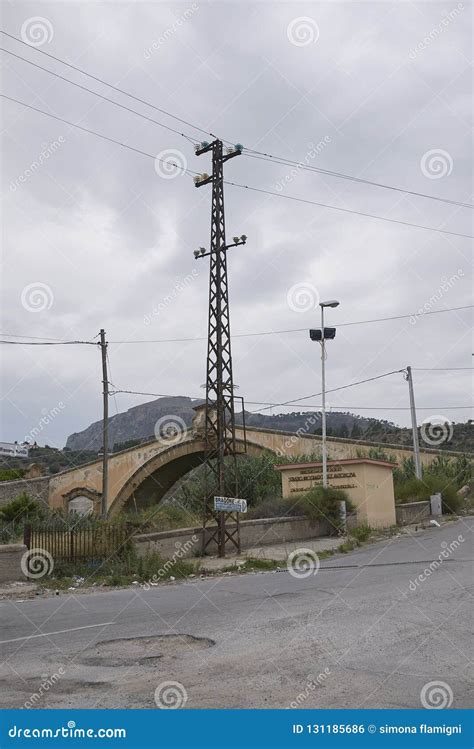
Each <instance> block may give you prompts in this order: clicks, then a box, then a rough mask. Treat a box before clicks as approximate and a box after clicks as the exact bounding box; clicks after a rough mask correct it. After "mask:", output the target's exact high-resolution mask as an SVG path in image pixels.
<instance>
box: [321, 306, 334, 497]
mask: <svg viewBox="0 0 474 749" xmlns="http://www.w3.org/2000/svg"><path fill="white" fill-rule="evenodd" d="M319 306H320V307H321V390H322V401H321V403H322V407H321V432H322V447H323V486H324V487H325V488H326V487H327V485H328V455H327V447H326V345H325V338H326V335H325V330H324V308H325V307H338V306H339V302H338V301H337V300H336V299H330V300H329V301H327V302H320V303H319ZM334 335H335V331H334ZM334 335H331V338H334ZM328 337H329V336H328Z"/></svg>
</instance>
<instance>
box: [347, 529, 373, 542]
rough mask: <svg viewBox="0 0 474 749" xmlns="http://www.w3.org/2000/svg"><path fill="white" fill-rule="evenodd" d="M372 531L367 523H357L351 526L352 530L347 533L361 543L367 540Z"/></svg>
mask: <svg viewBox="0 0 474 749" xmlns="http://www.w3.org/2000/svg"><path fill="white" fill-rule="evenodd" d="M371 533H372V528H371V527H370V526H369V525H357V526H356V527H355V528H352V530H351V531H350V532H349V535H350V536H352V537H353V538H355V540H356V541H360V542H361V543H363V542H364V541H367V539H368V538H370V534H371Z"/></svg>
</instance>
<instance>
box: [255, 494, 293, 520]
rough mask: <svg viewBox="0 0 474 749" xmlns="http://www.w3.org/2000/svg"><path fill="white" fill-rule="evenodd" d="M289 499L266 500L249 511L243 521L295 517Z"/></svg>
mask: <svg viewBox="0 0 474 749" xmlns="http://www.w3.org/2000/svg"><path fill="white" fill-rule="evenodd" d="M294 514H295V513H294V512H291V507H290V505H289V503H288V500H287V499H281V497H277V498H276V499H271V498H268V499H264V500H263V501H262V502H259V503H258V504H257V505H255V506H254V507H249V510H248V512H247V514H246V515H245V517H244V518H243V519H248V520H256V519H257V518H282V517H285V516H286V515H294Z"/></svg>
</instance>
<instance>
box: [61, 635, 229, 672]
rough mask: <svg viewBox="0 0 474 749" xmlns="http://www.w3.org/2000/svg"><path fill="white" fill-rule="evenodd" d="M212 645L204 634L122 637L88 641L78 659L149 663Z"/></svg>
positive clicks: (104, 663) (115, 663) (114, 663)
mask: <svg viewBox="0 0 474 749" xmlns="http://www.w3.org/2000/svg"><path fill="white" fill-rule="evenodd" d="M213 645H215V642H214V640H211V639H209V638H208V637H193V636H192V635H186V634H183V635H156V636H154V637H132V638H123V639H120V640H108V641H107V642H99V643H97V645H92V646H91V647H90V648H88V649H87V650H85V651H84V653H83V655H82V656H81V658H80V659H79V662H80V663H82V664H84V665H88V666H114V667H116V666H134V665H139V666H153V665H155V663H156V662H157V661H161V660H163V659H164V660H166V659H174V658H185V657H186V656H188V655H192V654H193V653H194V652H196V651H197V650H206V649H207V648H210V647H212V646H213ZM76 662H77V661H76Z"/></svg>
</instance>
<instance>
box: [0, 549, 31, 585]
mask: <svg viewBox="0 0 474 749" xmlns="http://www.w3.org/2000/svg"><path fill="white" fill-rule="evenodd" d="M25 551H26V546H24V544H5V545H3V546H0V583H13V582H17V581H19V580H24V579H25V576H24V575H23V573H22V571H21V566H20V564H21V558H22V556H23V554H24V553H25Z"/></svg>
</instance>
